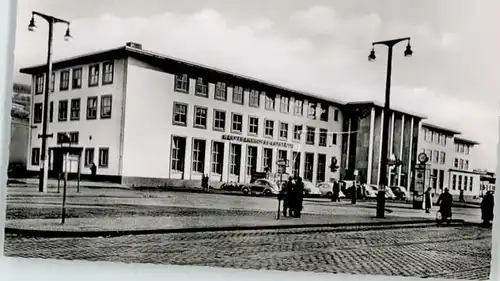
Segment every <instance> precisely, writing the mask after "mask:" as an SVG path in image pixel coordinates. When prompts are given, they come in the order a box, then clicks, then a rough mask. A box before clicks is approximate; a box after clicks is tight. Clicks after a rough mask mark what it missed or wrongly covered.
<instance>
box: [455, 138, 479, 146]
mask: <svg viewBox="0 0 500 281" xmlns="http://www.w3.org/2000/svg"><path fill="white" fill-rule="evenodd" d="M457 141H458V142H462V143H468V144H474V145H477V144H480V143H478V142H477V141H473V140H470V139H466V138H463V137H455V142H457Z"/></svg>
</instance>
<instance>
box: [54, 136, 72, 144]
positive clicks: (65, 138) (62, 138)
mask: <svg viewBox="0 0 500 281" xmlns="http://www.w3.org/2000/svg"><path fill="white" fill-rule="evenodd" d="M68 142H70V143H71V139H70V137H69V134H67V133H57V144H62V143H68Z"/></svg>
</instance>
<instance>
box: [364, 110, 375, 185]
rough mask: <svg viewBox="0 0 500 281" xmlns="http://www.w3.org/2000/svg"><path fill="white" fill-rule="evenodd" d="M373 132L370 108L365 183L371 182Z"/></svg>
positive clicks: (372, 112)
mask: <svg viewBox="0 0 500 281" xmlns="http://www.w3.org/2000/svg"><path fill="white" fill-rule="evenodd" d="M374 130H375V108H373V107H372V110H371V112H370V140H369V142H368V171H367V176H366V183H367V184H371V182H372V169H373V134H374Z"/></svg>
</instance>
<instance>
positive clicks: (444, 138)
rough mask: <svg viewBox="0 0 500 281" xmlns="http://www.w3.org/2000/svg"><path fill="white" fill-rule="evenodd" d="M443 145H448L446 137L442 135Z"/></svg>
mask: <svg viewBox="0 0 500 281" xmlns="http://www.w3.org/2000/svg"><path fill="white" fill-rule="evenodd" d="M441 145H446V136H445V135H441Z"/></svg>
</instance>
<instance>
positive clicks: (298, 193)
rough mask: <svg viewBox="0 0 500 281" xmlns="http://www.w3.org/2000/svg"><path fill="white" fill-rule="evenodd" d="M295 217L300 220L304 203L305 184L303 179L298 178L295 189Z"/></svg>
mask: <svg viewBox="0 0 500 281" xmlns="http://www.w3.org/2000/svg"><path fill="white" fill-rule="evenodd" d="M292 200H293V203H292V205H293V216H294V217H296V218H300V215H301V212H302V203H303V201H304V183H303V182H302V178H301V177H298V178H297V179H296V181H295V184H294V187H293V199H292Z"/></svg>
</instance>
